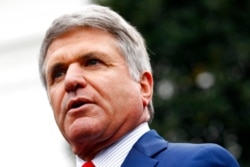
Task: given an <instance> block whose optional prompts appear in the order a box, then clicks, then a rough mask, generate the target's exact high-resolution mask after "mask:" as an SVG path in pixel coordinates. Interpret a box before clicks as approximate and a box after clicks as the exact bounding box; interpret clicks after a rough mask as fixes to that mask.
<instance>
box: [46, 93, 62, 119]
mask: <svg viewBox="0 0 250 167" xmlns="http://www.w3.org/2000/svg"><path fill="white" fill-rule="evenodd" d="M62 99H63V93H62V92H61V91H58V90H57V89H51V90H50V91H49V101H50V105H51V107H52V110H53V113H54V117H55V119H56V121H58V119H59V115H60V111H61V103H62Z"/></svg>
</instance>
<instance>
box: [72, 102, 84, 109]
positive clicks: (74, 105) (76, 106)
mask: <svg viewBox="0 0 250 167" xmlns="http://www.w3.org/2000/svg"><path fill="white" fill-rule="evenodd" d="M84 104H86V103H85V102H83V101H77V102H74V103H73V104H72V105H71V107H70V108H72V109H74V108H78V107H81V106H83V105H84Z"/></svg>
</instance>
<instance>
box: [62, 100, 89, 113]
mask: <svg viewBox="0 0 250 167" xmlns="http://www.w3.org/2000/svg"><path fill="white" fill-rule="evenodd" d="M90 102H91V101H90V100H89V99H87V98H83V97H78V98H73V99H70V100H69V102H68V105H67V111H69V110H70V109H74V108H78V107H80V106H82V105H85V104H87V103H90Z"/></svg>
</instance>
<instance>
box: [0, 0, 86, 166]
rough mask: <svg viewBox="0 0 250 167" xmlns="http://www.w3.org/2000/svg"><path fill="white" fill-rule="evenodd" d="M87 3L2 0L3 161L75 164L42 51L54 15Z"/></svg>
mask: <svg viewBox="0 0 250 167" xmlns="http://www.w3.org/2000/svg"><path fill="white" fill-rule="evenodd" d="M86 3H88V1H87V0H85V1H84V0H40V1H37V0H22V1H19V0H1V1H0V21H1V26H0V133H1V138H0V166H2V167H16V166H18V167H70V166H74V157H73V155H71V154H70V153H69V152H68V151H67V148H66V142H65V141H64V139H63V137H62V136H61V134H60V132H59V130H58V129H57V126H56V124H55V121H54V118H53V113H52V111H51V109H50V106H49V104H48V101H47V97H46V93H45V91H44V89H43V87H42V85H41V83H40V80H39V74H38V53H39V48H40V44H41V41H42V38H43V35H44V33H45V31H46V29H47V28H48V26H49V25H50V23H51V22H52V20H54V18H55V17H57V16H58V15H60V14H62V13H64V12H65V11H67V10H72V9H74V8H79V7H81V6H83V5H84V4H86Z"/></svg>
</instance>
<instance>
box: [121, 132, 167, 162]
mask: <svg viewBox="0 0 250 167" xmlns="http://www.w3.org/2000/svg"><path fill="white" fill-rule="evenodd" d="M167 144H168V143H167V142H166V141H165V140H164V139H162V138H161V137H160V136H159V135H158V134H157V133H156V132H155V131H154V130H152V131H149V132H147V133H146V134H144V135H143V136H142V137H141V138H140V139H139V140H138V141H137V142H136V143H135V145H134V146H133V147H132V149H131V150H130V152H129V154H128V156H127V157H126V159H125V161H124V162H123V164H122V167H141V166H142V165H143V167H154V166H156V165H157V163H158V160H156V159H153V156H154V155H156V154H158V153H159V152H161V151H163V150H165V149H166V148H167Z"/></svg>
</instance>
